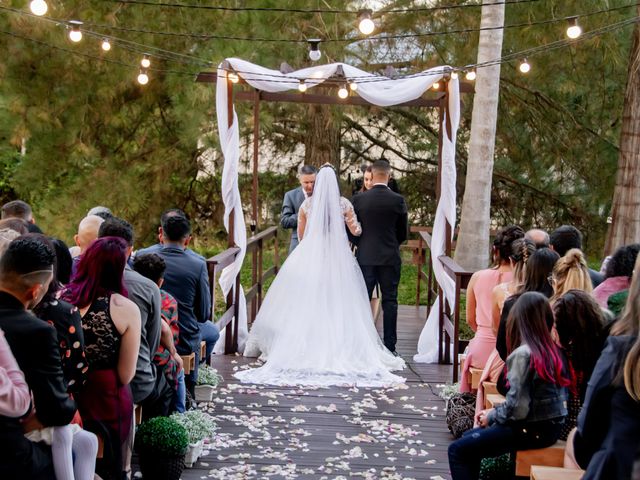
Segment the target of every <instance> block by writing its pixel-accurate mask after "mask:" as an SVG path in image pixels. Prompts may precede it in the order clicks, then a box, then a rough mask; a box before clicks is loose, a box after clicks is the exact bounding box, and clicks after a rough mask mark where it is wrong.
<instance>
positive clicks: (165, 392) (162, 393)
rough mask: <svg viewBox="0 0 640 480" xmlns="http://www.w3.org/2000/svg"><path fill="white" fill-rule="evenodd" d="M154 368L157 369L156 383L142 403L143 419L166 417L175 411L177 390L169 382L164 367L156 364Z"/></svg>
mask: <svg viewBox="0 0 640 480" xmlns="http://www.w3.org/2000/svg"><path fill="white" fill-rule="evenodd" d="M154 368H155V369H156V383H155V385H154V387H153V390H152V391H151V393H150V394H149V396H148V397H147V398H145V399H144V400H143V401H142V402H141V403H140V405H142V418H143V420H147V419H149V418H155V417H166V416H168V415H169V414H171V413H173V412H174V411H175V403H176V402H175V396H176V390H175V388H173V387H172V386H171V385H170V384H169V382H167V378H166V377H165V375H164V371H163V369H162V367H157V366H155V365H154Z"/></svg>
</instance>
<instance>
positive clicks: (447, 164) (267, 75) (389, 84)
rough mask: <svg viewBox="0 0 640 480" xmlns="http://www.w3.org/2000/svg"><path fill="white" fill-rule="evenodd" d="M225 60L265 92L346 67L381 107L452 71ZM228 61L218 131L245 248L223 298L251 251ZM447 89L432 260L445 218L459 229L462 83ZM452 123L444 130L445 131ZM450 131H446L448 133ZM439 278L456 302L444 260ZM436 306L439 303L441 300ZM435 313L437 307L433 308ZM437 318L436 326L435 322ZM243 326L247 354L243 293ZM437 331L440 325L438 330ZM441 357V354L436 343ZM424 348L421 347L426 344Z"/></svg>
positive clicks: (227, 276) (411, 96)
mask: <svg viewBox="0 0 640 480" xmlns="http://www.w3.org/2000/svg"><path fill="white" fill-rule="evenodd" d="M226 62H228V64H229V65H230V66H231V68H232V69H233V70H235V72H236V73H237V74H238V76H240V77H241V78H242V79H243V80H244V81H246V82H247V83H248V84H249V85H251V86H252V87H253V88H256V89H258V90H262V91H266V92H284V91H287V90H297V89H298V85H299V83H300V80H301V79H303V80H304V81H305V83H306V85H307V88H309V89H311V88H313V87H314V86H317V85H319V84H321V83H322V82H324V81H325V80H327V79H328V78H330V77H332V76H333V75H334V74H335V73H336V70H337V69H338V67H342V71H343V72H344V75H345V77H346V78H347V79H353V81H354V82H355V83H357V84H358V90H357V95H359V96H360V97H362V98H364V99H365V100H367V101H368V102H369V103H372V104H374V105H378V106H381V107H388V106H392V105H398V104H401V103H405V102H409V101H411V100H415V99H417V98H419V97H420V96H421V95H422V94H423V93H424V92H426V91H427V90H428V89H429V88H431V87H432V85H433V84H434V83H436V82H438V81H440V80H442V79H443V77H444V75H445V73H446V72H448V71H451V69H450V68H449V67H447V66H442V67H435V68H431V69H428V70H425V71H423V72H421V73H420V74H418V75H414V76H410V77H406V78H399V79H392V78H387V77H382V76H380V75H374V74H372V73H369V72H365V71H363V70H360V69H359V68H356V67H353V66H351V65H347V64H344V63H331V64H328V65H317V66H313V67H308V68H303V69H301V70H297V71H294V72H290V73H281V72H279V71H278V70H272V69H268V68H265V67H261V66H259V65H255V64H253V63H251V62H247V61H245V60H241V59H239V58H227V59H226ZM223 65H225V63H224V62H223V63H221V64H220V65H219V66H218V72H217V75H218V82H217V86H216V113H217V118H218V131H219V134H220V147H221V149H222V153H223V155H224V167H223V171H222V199H223V202H224V206H225V212H224V225H225V228H226V229H227V231H229V217H230V214H231V212H232V211H233V215H234V240H235V242H236V245H237V246H238V247H240V253H239V255H238V256H237V258H236V261H235V262H234V263H233V264H232V265H229V266H228V267H226V268H225V269H224V270H223V271H222V274H221V275H220V281H219V282H220V287H221V288H222V291H223V294H224V295H227V294H228V292H229V291H231V289H232V288H233V285H234V281H235V278H236V275H237V274H238V273H239V272H240V269H241V267H242V262H243V260H244V257H245V253H246V247H247V233H246V226H245V221H244V214H243V210H242V203H241V198H240V190H239V188H238V164H239V158H240V130H239V126H238V117H237V115H236V113H235V109H233V121H232V123H231V126H229V118H228V105H229V97H228V92H227V82H226V78H227V74H228V72H227V70H226V69H225V68H223ZM447 85H448V93H449V112H450V115H451V118H450V124H451V127H452V128H451V133H452V139H451V140H450V139H448V138H447V135H446V134H445V135H444V139H443V144H442V170H441V171H440V172H439V174H440V178H441V188H442V196H441V199H440V202H439V203H438V207H437V210H436V218H435V223H434V226H433V240H432V244H431V252H432V255H433V257H432V258H438V256H440V255H443V254H444V250H445V232H446V229H445V220H449V223H450V224H451V226H452V228H451V232H453V228H454V226H455V220H456V189H455V186H456V168H455V139H456V132H457V129H458V122H459V118H460V94H459V83H458V79H457V78H451V79H450V81H449V82H447ZM446 122H447V119H446V118H445V119H444V124H443V125H442V126H441V128H443V129H444V128H445V125H446ZM444 132H446V129H445V130H444ZM434 274H435V276H436V279H437V280H438V283H439V284H440V285H442V287H443V292H444V296H445V298H446V299H451V301H452V300H453V298H454V294H455V291H454V288H455V285H454V283H453V281H452V280H451V279H450V278H449V277H448V276H447V275H446V273H445V272H444V271H443V269H442V267H441V266H440V264H439V262H434ZM436 302H437V300H436ZM434 310H435V309H434ZM432 316H433V315H430V316H429V320H428V322H427V325H425V329H424V331H423V333H422V335H421V336H420V342H419V345H418V355H416V360H417V361H424V360H421V359H422V357H423V356H424V354H425V353H426V351H424V350H425V348H426V342H423V341H422V340H423V339H422V337H424V336H425V332H426V330H427V328H428V327H429V328H431V327H432V324H434V323H437V318H435V319H433V318H431V317H432ZM434 320H435V322H434ZM237 321H238V322H239V325H238V343H239V345H238V347H239V349H240V351H243V350H244V345H245V342H246V339H247V335H248V327H247V311H246V301H245V297H244V292H243V291H242V289H241V291H240V313H239V318H238V319H237ZM434 331H436V332H437V325H435V330H434ZM224 336H225V335H224V332H221V334H220V341H218V343H217V345H216V349H215V351H216V353H222V352H224ZM435 343H436V354H437V342H435ZM422 344H424V345H423V348H422V349H421V345H422Z"/></svg>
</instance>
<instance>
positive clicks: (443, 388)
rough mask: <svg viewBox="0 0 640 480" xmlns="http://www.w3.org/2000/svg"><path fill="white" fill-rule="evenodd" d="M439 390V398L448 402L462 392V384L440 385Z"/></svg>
mask: <svg viewBox="0 0 640 480" xmlns="http://www.w3.org/2000/svg"><path fill="white" fill-rule="evenodd" d="M438 388H439V389H440V391H439V392H438V396H439V397H440V398H442V399H443V400H448V399H450V398H451V397H452V396H453V395H455V394H456V393H458V392H459V391H460V383H454V384H444V385H438Z"/></svg>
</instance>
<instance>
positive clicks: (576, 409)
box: [553, 284, 605, 440]
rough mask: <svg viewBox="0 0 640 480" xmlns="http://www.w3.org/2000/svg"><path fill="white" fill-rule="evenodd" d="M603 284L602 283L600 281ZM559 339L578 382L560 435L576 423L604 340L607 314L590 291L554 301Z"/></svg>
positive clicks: (564, 438) (564, 437) (571, 293)
mask: <svg viewBox="0 0 640 480" xmlns="http://www.w3.org/2000/svg"><path fill="white" fill-rule="evenodd" d="M601 285H602V284H601ZM553 314H554V317H555V327H556V332H557V334H558V342H559V344H560V346H561V347H562V349H563V350H564V352H565V353H566V355H567V359H568V360H569V364H570V365H571V368H572V369H573V374H574V379H575V385H574V386H573V388H572V389H571V390H570V391H569V406H568V409H569V414H568V415H567V419H566V421H565V424H564V428H563V431H562V436H561V438H562V439H563V440H566V439H567V436H568V435H569V432H570V431H571V429H573V427H575V426H576V421H577V420H578V414H579V413H580V409H581V408H582V404H583V402H584V397H585V395H586V393H587V382H588V381H589V378H591V373H592V372H593V368H594V367H595V365H596V362H597V361H598V358H599V357H600V352H602V346H603V344H604V340H605V338H604V336H605V335H604V324H605V317H604V314H603V312H602V309H601V308H600V307H599V306H598V304H597V303H596V301H595V300H594V299H593V297H592V296H591V295H589V294H588V293H586V292H583V291H582V290H569V291H568V292H567V293H565V294H564V295H563V296H561V297H560V298H558V299H557V300H556V301H555V303H554V304H553Z"/></svg>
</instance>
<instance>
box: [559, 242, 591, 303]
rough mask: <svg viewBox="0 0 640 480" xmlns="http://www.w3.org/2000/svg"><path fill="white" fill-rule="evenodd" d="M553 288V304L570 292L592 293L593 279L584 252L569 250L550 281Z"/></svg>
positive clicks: (574, 249)
mask: <svg viewBox="0 0 640 480" xmlns="http://www.w3.org/2000/svg"><path fill="white" fill-rule="evenodd" d="M549 281H550V282H551V286H552V287H553V296H552V297H551V303H553V302H555V301H556V299H558V298H560V297H561V296H562V295H564V294H565V293H567V292H568V291H569V290H582V291H583V292H587V293H591V292H592V291H593V289H592V287H591V278H590V277H589V269H588V267H587V261H586V260H585V258H584V254H583V253H582V251H580V250H578V249H577V248H573V249H571V250H569V251H568V252H567V253H566V254H565V255H564V256H562V257H560V259H559V260H558V261H557V262H556V265H555V266H554V267H553V272H552V274H551V277H550V279H549Z"/></svg>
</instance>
